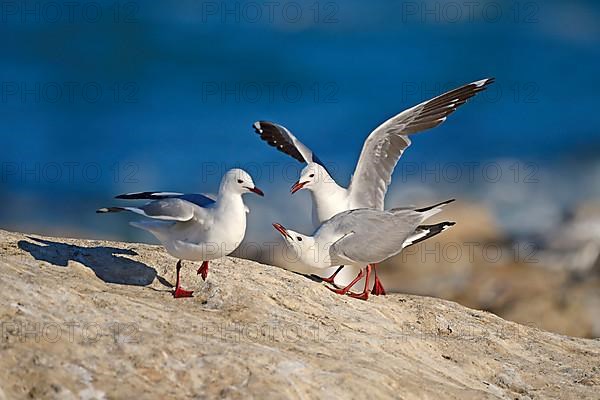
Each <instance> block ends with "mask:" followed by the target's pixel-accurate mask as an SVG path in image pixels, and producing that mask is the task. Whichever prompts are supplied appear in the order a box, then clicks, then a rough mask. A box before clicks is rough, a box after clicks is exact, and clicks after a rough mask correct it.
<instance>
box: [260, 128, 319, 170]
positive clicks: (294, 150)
mask: <svg viewBox="0 0 600 400" xmlns="http://www.w3.org/2000/svg"><path fill="white" fill-rule="evenodd" d="M252 127H253V128H254V131H255V132H256V133H258V134H259V135H260V138H261V139H262V140H264V141H265V142H267V143H268V144H269V145H270V146H273V147H275V148H277V150H279V151H281V152H283V153H285V154H287V155H289V156H291V157H293V158H295V159H296V160H298V161H300V162H301V163H310V162H315V163H317V164H319V165H321V166H322V167H323V168H325V169H327V168H326V167H325V164H323V162H322V161H321V160H320V159H319V157H317V156H316V155H315V154H314V153H313V152H312V151H311V150H310V149H309V148H308V147H306V146H305V145H304V144H303V143H302V142H301V141H299V140H298V139H297V138H296V136H294V135H293V134H292V132H290V131H289V129H287V128H286V127H285V126H283V125H279V124H275V123H273V122H269V121H257V122H255V123H254V124H253V125H252Z"/></svg>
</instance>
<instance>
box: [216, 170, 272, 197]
mask: <svg viewBox="0 0 600 400" xmlns="http://www.w3.org/2000/svg"><path fill="white" fill-rule="evenodd" d="M220 191H221V192H228V193H234V194H240V195H242V194H244V193H249V192H252V193H256V194H257V195H259V196H264V195H265V194H264V193H263V191H262V190H260V189H259V188H257V187H256V185H255V184H254V180H252V177H251V176H250V174H249V173H247V172H246V171H244V170H243V169H239V168H234V169H231V170H229V171H227V173H226V174H225V176H223V179H222V180H221V189H220Z"/></svg>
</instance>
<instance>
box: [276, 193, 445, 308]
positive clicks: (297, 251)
mask: <svg viewBox="0 0 600 400" xmlns="http://www.w3.org/2000/svg"><path fill="white" fill-rule="evenodd" d="M452 201H454V199H451V200H447V201H444V202H442V203H438V204H435V205H433V206H429V207H425V208H420V209H411V208H394V209H391V210H389V211H381V210H375V209H369V208H361V209H356V210H349V211H343V212H341V213H339V214H336V215H335V216H333V217H332V218H331V219H329V220H327V221H325V222H324V223H323V224H322V225H321V226H320V227H319V228H317V230H316V231H315V232H314V233H313V234H312V235H310V236H307V235H303V234H301V233H298V232H295V231H293V230H290V229H286V228H285V227H284V226H283V225H281V224H279V223H274V224H273V227H274V228H275V229H276V230H277V231H278V232H279V233H281V235H282V236H283V238H284V239H285V242H286V245H287V247H288V248H289V249H290V250H291V254H292V255H293V256H294V257H296V258H297V259H298V260H299V261H301V262H302V263H303V264H306V265H308V266H310V267H312V268H315V269H328V268H331V267H335V266H337V265H351V266H355V267H358V268H360V273H359V274H358V276H357V277H356V278H355V279H354V280H353V281H352V282H350V284H349V285H347V286H346V287H344V288H342V289H331V290H333V291H334V292H336V293H338V294H347V293H348V292H349V291H350V289H351V288H352V286H354V285H355V284H356V283H357V282H358V281H359V280H360V279H362V277H363V276H365V275H366V277H365V287H364V290H363V291H362V292H361V293H358V294H355V293H348V294H349V295H350V296H352V297H355V298H359V299H363V300H367V299H368V297H369V288H368V285H369V279H370V275H371V269H372V268H375V265H376V264H377V263H380V262H382V261H384V260H387V259H388V258H390V257H393V256H395V255H398V254H399V253H400V252H401V251H402V250H403V249H404V248H405V247H407V246H411V245H413V244H416V243H418V242H421V241H423V240H426V239H429V238H431V237H433V236H435V235H437V234H439V233H441V232H443V231H444V230H446V229H448V228H449V227H451V226H453V225H454V224H455V223H454V222H449V221H445V222H441V223H438V224H434V225H422V223H423V222H424V221H425V220H426V219H428V218H430V217H431V216H433V215H435V214H437V213H438V212H440V211H441V210H442V207H443V206H444V205H446V204H448V203H451V202H452ZM364 265H366V267H365V270H366V274H365V271H363V266H364Z"/></svg>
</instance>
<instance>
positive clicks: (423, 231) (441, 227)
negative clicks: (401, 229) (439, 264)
mask: <svg viewBox="0 0 600 400" xmlns="http://www.w3.org/2000/svg"><path fill="white" fill-rule="evenodd" d="M455 224H456V222H452V221H444V222H440V223H439V224H433V225H420V226H419V227H418V228H417V229H416V230H415V233H413V235H412V236H410V237H409V238H408V239H406V241H405V242H404V244H403V246H402V248H405V247H408V246H412V245H413V244H417V243H420V242H422V241H424V240H427V239H429V238H431V237H434V236H435V235H438V234H440V233H442V232H444V231H445V230H446V229H449V228H450V227H452V226H454V225H455Z"/></svg>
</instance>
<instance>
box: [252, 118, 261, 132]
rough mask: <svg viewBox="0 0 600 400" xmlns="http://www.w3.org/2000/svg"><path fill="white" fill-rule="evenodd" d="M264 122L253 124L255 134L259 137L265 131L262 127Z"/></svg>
mask: <svg viewBox="0 0 600 400" xmlns="http://www.w3.org/2000/svg"><path fill="white" fill-rule="evenodd" d="M262 122H263V121H256V122H255V123H253V124H252V127H253V128H254V132H256V133H258V134H259V135H260V134H261V133H263V129H262V126H261V125H260V124H261V123H262Z"/></svg>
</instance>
